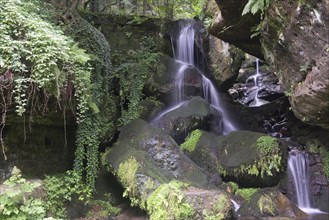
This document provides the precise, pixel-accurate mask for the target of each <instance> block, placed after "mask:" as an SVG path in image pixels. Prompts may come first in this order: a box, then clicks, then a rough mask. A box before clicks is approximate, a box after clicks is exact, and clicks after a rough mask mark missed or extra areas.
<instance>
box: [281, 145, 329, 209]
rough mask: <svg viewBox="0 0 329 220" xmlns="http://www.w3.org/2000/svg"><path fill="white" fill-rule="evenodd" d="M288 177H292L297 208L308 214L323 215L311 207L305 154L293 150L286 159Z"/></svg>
mask: <svg viewBox="0 0 329 220" xmlns="http://www.w3.org/2000/svg"><path fill="white" fill-rule="evenodd" d="M288 168H289V175H291V176H292V178H293V181H294V186H295V190H296V196H297V206H298V208H300V209H301V210H303V211H304V212H306V213H308V214H316V213H323V212H322V211H320V210H319V209H314V208H312V206H311V199H310V183H309V179H310V177H309V173H308V159H307V154H306V153H305V152H301V151H297V150H293V151H291V152H290V153H289V159H288Z"/></svg>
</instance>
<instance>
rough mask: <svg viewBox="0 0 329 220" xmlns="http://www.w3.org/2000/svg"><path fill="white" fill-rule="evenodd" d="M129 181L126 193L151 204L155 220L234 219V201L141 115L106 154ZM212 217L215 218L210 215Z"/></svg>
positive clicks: (121, 178)
mask: <svg viewBox="0 0 329 220" xmlns="http://www.w3.org/2000/svg"><path fill="white" fill-rule="evenodd" d="M103 163H104V164H105V165H107V166H108V167H109V170H110V171H111V172H113V173H114V174H115V175H116V176H117V177H118V180H119V182H120V183H121V184H122V185H123V186H124V188H125V191H124V196H126V197H129V198H130V200H131V202H132V204H133V205H138V206H139V207H140V208H142V209H145V210H146V211H147V212H148V214H149V215H150V219H155V220H157V219H207V216H212V217H213V218H215V217H216V219H230V218H231V217H232V204H231V202H230V200H229V198H230V197H229V195H228V194H227V193H226V192H224V191H221V190H209V188H213V185H212V184H211V183H210V182H209V181H208V176H207V175H206V174H205V173H204V172H203V171H202V170H201V169H200V168H199V167H198V166H197V165H196V164H195V163H194V162H192V161H191V160H190V159H188V158H187V157H186V156H185V155H184V154H183V152H182V151H181V150H180V149H179V147H178V145H177V144H176V143H175V141H174V140H173V139H172V138H171V137H170V136H168V135H166V134H164V133H163V132H162V131H161V130H159V129H157V128H154V127H153V126H151V125H150V124H148V123H147V122H145V121H143V120H141V119H136V120H133V121H132V122H131V123H129V124H127V125H126V126H124V127H123V128H122V129H121V133H120V136H119V139H118V141H117V142H116V143H115V146H114V147H112V148H111V149H110V150H109V151H108V152H107V153H105V155H104V157H103ZM209 218H210V217H209Z"/></svg>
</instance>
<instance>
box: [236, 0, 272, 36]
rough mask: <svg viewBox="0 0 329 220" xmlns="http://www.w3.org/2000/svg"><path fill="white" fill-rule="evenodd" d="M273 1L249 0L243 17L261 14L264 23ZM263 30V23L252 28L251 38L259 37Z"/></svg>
mask: <svg viewBox="0 0 329 220" xmlns="http://www.w3.org/2000/svg"><path fill="white" fill-rule="evenodd" d="M270 3H271V0H249V1H248V3H247V4H246V5H245V7H244V9H243V11H242V15H245V14H248V13H251V14H253V15H255V14H257V13H260V18H261V20H262V21H263V20H264V16H265V12H266V10H267V8H268V7H269V5H270ZM262 29H263V22H260V24H258V25H256V26H254V27H252V28H251V33H252V34H251V38H253V37H256V36H258V35H259V34H260V33H261V30H262Z"/></svg>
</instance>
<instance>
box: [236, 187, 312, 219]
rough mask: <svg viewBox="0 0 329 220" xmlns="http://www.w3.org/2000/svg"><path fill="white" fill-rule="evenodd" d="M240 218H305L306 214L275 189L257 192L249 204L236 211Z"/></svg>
mask: <svg viewBox="0 0 329 220" xmlns="http://www.w3.org/2000/svg"><path fill="white" fill-rule="evenodd" d="M238 214H239V215H240V216H241V217H256V218H260V217H287V218H296V217H307V214H306V213H304V212H303V211H302V210H300V209H299V208H297V206H295V205H294V204H293V203H292V202H291V201H289V199H288V198H287V197H285V196H284V195H283V194H282V193H281V192H280V191H278V190H277V189H275V188H265V189H260V190H258V191H257V192H256V193H255V194H254V195H252V197H251V198H250V201H249V202H246V203H244V204H243V205H242V206H241V207H240V209H239V210H238Z"/></svg>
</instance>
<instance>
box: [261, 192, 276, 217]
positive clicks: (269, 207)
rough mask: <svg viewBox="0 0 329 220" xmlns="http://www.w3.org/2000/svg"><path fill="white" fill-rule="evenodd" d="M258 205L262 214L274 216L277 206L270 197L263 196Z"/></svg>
mask: <svg viewBox="0 0 329 220" xmlns="http://www.w3.org/2000/svg"><path fill="white" fill-rule="evenodd" d="M257 204H258V207H259V210H260V212H261V213H262V214H264V213H270V214H271V215H272V216H274V210H275V204H274V202H273V200H272V199H271V197H269V196H268V195H262V196H261V197H260V198H259V200H258V202H257Z"/></svg>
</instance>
